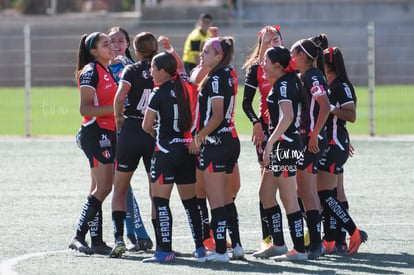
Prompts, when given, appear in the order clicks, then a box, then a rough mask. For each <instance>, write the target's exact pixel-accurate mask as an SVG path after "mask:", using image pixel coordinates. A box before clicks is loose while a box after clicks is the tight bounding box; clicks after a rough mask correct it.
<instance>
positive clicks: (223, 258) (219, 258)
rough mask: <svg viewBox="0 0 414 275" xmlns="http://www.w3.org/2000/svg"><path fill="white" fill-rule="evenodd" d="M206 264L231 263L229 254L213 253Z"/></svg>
mask: <svg viewBox="0 0 414 275" xmlns="http://www.w3.org/2000/svg"><path fill="white" fill-rule="evenodd" d="M205 258H206V259H205V261H206V262H220V263H227V262H229V261H230V258H229V254H227V252H225V253H223V254H220V253H217V252H213V253H211V254H210V255H208V256H206V257H205Z"/></svg>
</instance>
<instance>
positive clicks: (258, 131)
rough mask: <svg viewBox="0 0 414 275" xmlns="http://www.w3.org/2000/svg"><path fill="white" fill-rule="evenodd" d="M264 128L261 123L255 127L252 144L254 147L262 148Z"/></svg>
mask: <svg viewBox="0 0 414 275" xmlns="http://www.w3.org/2000/svg"><path fill="white" fill-rule="evenodd" d="M263 137H264V135H263V127H262V124H261V123H260V122H257V123H255V124H254V125H253V135H252V142H253V145H254V146H256V147H257V146H261V145H262V142H263Z"/></svg>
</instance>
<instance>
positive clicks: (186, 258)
mask: <svg viewBox="0 0 414 275" xmlns="http://www.w3.org/2000/svg"><path fill="white" fill-rule="evenodd" d="M152 255H153V254H152V253H151V252H150V251H148V252H145V253H134V254H132V253H128V254H124V255H123V256H122V259H120V260H131V261H142V260H143V259H145V258H148V257H151V256H152ZM413 259H414V255H412V254H408V253H401V254H375V253H358V254H355V255H329V256H325V257H321V258H320V260H316V261H307V262H280V263H276V262H274V261H272V260H258V259H255V258H251V257H250V256H247V259H244V260H237V261H235V260H234V261H233V260H231V261H230V262H229V263H199V262H196V261H195V259H194V258H192V256H191V254H189V253H186V254H184V253H177V257H176V260H175V263H173V264H172V265H173V266H187V267H192V268H197V269H200V270H204V271H206V272H208V271H222V272H229V273H230V272H231V273H300V274H315V272H316V273H318V274H335V273H337V272H341V273H371V274H386V273H392V274H405V273H406V272H407V271H408V270H412V269H413V268H414V260H413Z"/></svg>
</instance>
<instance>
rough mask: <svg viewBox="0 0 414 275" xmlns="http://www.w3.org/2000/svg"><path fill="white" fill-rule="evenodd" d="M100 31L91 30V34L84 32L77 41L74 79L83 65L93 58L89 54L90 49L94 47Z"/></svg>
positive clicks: (77, 76) (93, 58)
mask: <svg viewBox="0 0 414 275" xmlns="http://www.w3.org/2000/svg"><path fill="white" fill-rule="evenodd" d="M101 34H102V33H100V32H93V33H91V34H89V35H88V34H84V35H82V37H81V40H80V42H79V48H78V55H77V65H76V72H75V75H76V79H78V78H79V75H80V73H81V71H82V69H83V67H84V66H85V65H86V64H88V63H90V62H93V61H94V60H95V57H94V56H93V55H92V54H91V50H92V49H96V45H97V44H98V42H99V40H100V36H101Z"/></svg>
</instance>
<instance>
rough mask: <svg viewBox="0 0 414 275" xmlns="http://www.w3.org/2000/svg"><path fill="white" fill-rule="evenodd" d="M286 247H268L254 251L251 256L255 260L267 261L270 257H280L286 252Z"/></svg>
mask: <svg viewBox="0 0 414 275" xmlns="http://www.w3.org/2000/svg"><path fill="white" fill-rule="evenodd" d="M287 251H288V250H287V247H286V245H283V246H277V245H274V244H272V245H270V246H269V247H268V248H266V249H263V250H260V251H256V252H254V253H253V256H254V257H256V258H262V259H269V258H270V257H275V256H280V255H283V254H285V253H286V252H287Z"/></svg>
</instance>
